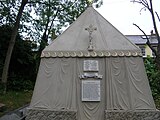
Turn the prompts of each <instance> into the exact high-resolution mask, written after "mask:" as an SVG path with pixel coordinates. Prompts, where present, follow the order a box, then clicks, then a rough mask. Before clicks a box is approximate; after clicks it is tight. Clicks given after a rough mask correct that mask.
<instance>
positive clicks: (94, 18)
mask: <svg viewBox="0 0 160 120" xmlns="http://www.w3.org/2000/svg"><path fill="white" fill-rule="evenodd" d="M90 48H91V49H90ZM41 57H42V59H41V63H40V67H39V72H38V76H37V80H36V84H35V89H34V93H33V97H32V101H31V104H30V107H29V108H30V109H35V110H37V111H38V110H44V111H47V110H51V111H75V113H77V118H78V120H104V118H105V111H114V110H122V111H135V110H156V108H155V104H154V101H153V98H152V94H151V90H150V87H149V83H148V79H147V76H146V72H145V68H144V64H143V59H142V55H141V50H140V49H139V48H138V47H137V46H136V45H134V44H133V43H131V42H130V41H129V40H128V39H127V38H126V37H125V36H124V35H123V34H121V33H120V32H119V31H118V30H117V29H116V28H115V27H114V26H112V24H110V23H109V22H108V21H107V20H105V19H104V18H103V17H102V16H101V15H100V14H99V13H98V12H97V11H96V10H95V9H94V8H93V7H89V8H87V9H86V11H85V12H84V13H82V14H81V16H80V17H79V18H78V19H77V20H76V21H75V22H74V23H73V24H72V25H71V26H70V27H69V28H68V29H67V30H66V31H65V32H64V33H63V34H62V35H61V36H59V37H58V38H56V40H54V41H53V43H52V44H50V45H49V46H47V47H46V48H45V49H44V50H43V51H42V56H41ZM87 60H90V61H96V63H97V64H98V65H97V66H98V68H97V69H98V70H97V71H88V73H87V74H89V75H90V76H89V77H88V78H85V77H84V75H85V74H86V71H85V70H84V61H87ZM92 73H93V76H92ZM97 76H101V77H100V79H99V78H98V77H97ZM82 77H84V79H82ZM85 80H92V81H96V80H98V81H100V82H99V83H100V84H99V85H100V91H99V93H100V100H98V101H83V100H82V89H83V88H82V82H83V81H85ZM43 113H44V112H43ZM45 113H46V114H48V113H47V112H45ZM53 113H54V112H53ZM62 114H63V113H60V115H62ZM30 115H32V112H31V114H30ZM40 115H41V114H38V115H36V116H40ZM63 115H64V114H63ZM43 116H44V115H43V114H42V115H41V117H43ZM46 116H48V115H46ZM53 116H57V115H55V114H54V115H53ZM33 119H34V117H33ZM71 120H75V119H71Z"/></svg>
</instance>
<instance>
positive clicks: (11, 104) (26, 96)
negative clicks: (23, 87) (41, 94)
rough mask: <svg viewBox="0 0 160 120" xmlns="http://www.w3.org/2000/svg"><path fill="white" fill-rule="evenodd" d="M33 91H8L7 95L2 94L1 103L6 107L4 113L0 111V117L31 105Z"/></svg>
mask: <svg viewBox="0 0 160 120" xmlns="http://www.w3.org/2000/svg"><path fill="white" fill-rule="evenodd" d="M31 97H32V91H8V92H7V93H6V94H2V93H0V103H3V104H5V105H6V108H5V110H4V111H2V112H1V111H0V116H2V115H3V114H5V113H7V112H10V111H12V110H15V109H17V108H19V107H22V106H24V105H26V104H28V103H30V100H31Z"/></svg>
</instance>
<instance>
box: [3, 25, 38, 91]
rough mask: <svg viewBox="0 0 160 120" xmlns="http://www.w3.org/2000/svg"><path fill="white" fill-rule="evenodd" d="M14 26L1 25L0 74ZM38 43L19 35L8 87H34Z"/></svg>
mask: <svg viewBox="0 0 160 120" xmlns="http://www.w3.org/2000/svg"><path fill="white" fill-rule="evenodd" d="M11 31H12V27H10V26H8V25H6V26H5V25H4V26H0V55H1V56H2V57H0V74H2V69H3V64H4V59H5V57H6V52H7V49H8V44H9V40H10V39H9V38H10V37H11ZM35 48H37V45H36V44H35V43H34V42H32V41H30V40H22V39H21V37H20V35H17V38H16V43H15V47H14V51H13V54H12V58H11V62H10V70H9V75H8V88H9V89H12V90H22V89H23V90H25V89H33V86H34V82H35V79H36V73H37V57H36V55H37V53H36V52H35V51H34V49H35Z"/></svg>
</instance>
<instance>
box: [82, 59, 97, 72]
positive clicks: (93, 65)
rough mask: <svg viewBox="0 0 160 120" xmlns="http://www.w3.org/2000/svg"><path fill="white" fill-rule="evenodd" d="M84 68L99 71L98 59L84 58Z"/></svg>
mask: <svg viewBox="0 0 160 120" xmlns="http://www.w3.org/2000/svg"><path fill="white" fill-rule="evenodd" d="M83 69H84V71H98V61H97V60H84V65H83Z"/></svg>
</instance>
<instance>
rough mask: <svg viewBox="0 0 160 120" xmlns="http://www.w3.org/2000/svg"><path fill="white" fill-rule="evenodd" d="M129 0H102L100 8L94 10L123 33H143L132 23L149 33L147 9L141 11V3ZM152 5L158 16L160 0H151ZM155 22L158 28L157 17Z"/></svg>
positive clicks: (151, 28) (151, 26) (159, 23)
mask: <svg viewBox="0 0 160 120" xmlns="http://www.w3.org/2000/svg"><path fill="white" fill-rule="evenodd" d="M130 1H131V0H103V5H102V6H101V7H100V8H96V10H97V11H98V12H99V13H100V14H101V15H102V16H103V17H104V18H106V19H107V20H108V21H109V22H110V23H111V24H112V25H113V26H115V27H116V28H117V29H118V30H119V31H120V32H122V33H123V34H124V35H141V34H143V33H142V32H141V31H140V30H139V29H138V28H137V27H135V26H134V25H133V23H135V24H137V25H138V26H140V27H141V29H143V30H144V31H145V33H146V34H150V31H151V30H153V23H152V19H151V15H150V13H149V11H148V10H142V11H141V8H143V6H142V5H140V4H138V3H133V2H130ZM153 5H154V10H155V11H157V12H158V13H159V16H160V0H153ZM93 6H94V5H93ZM140 11H141V12H140ZM156 18H157V17H156ZM157 23H158V28H160V22H159V21H158V19H157ZM159 31H160V29H159Z"/></svg>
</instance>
